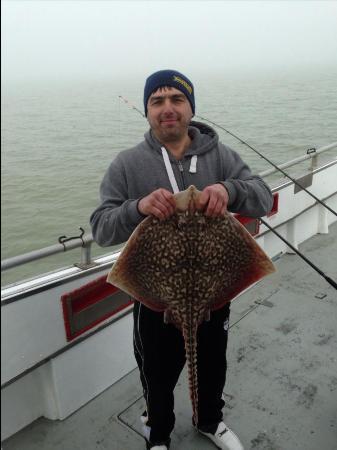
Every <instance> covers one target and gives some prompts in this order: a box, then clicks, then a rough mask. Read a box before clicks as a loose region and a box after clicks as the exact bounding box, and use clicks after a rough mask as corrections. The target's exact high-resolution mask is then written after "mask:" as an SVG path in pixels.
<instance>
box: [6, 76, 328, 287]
mask: <svg viewBox="0 0 337 450" xmlns="http://www.w3.org/2000/svg"><path fill="white" fill-rule="evenodd" d="M193 82H194V84H195V91H196V94H195V96H196V113H197V114H200V115H201V116H204V117H206V118H208V119H210V120H212V121H214V122H216V123H218V124H219V125H222V126H224V127H225V128H227V129H228V130H230V131H231V132H233V133H235V134H236V135H238V136H239V137H241V138H242V139H243V140H245V141H247V142H248V143H249V144H250V145H252V146H253V147H255V148H256V149H258V150H259V151H260V152H262V153H263V154H265V155H266V156H267V157H268V158H269V159H271V160H272V161H274V162H275V163H282V162H285V161H287V160H290V159H293V158H295V157H297V156H300V155H304V154H305V153H306V151H307V149H308V148H312V147H316V148H319V147H320V146H323V145H327V144H329V143H331V142H333V141H336V140H337V126H336V124H337V71H336V70H332V69H328V68H327V69H323V68H320V69H318V68H313V70H312V71H301V70H297V71H295V70H292V71H278V72H272V71H270V72H268V73H254V74H245V73H238V74H232V75H229V74H226V75H222V74H219V73H218V74H212V75H209V76H207V77H206V76H205V75H200V77H199V78H198V76H195V77H194V79H193ZM142 94H143V80H139V79H134V80H132V78H130V79H129V80H121V81H118V80H117V81H116V80H114V81H112V80H108V81H107V80H97V81H90V82H89V81H79V80H72V81H71V80H69V81H68V82H66V81H62V82H61V81H43V82H35V83H33V82H30V83H28V82H27V83H17V84H14V83H13V84H12V83H7V84H6V85H3V86H2V138H1V139H2V141H1V143H2V206H1V211H2V231H1V237H2V243H1V258H2V259H4V258H9V257H12V256H16V255H19V254H23V253H26V252H29V251H32V250H36V249H39V248H42V247H46V246H50V245H53V244H56V243H57V242H58V237H59V236H64V235H65V236H68V237H69V236H74V235H79V234H80V231H79V227H82V228H84V230H85V231H86V232H90V227H89V223H88V219H89V216H90V214H91V212H92V211H93V210H94V208H95V207H96V206H97V205H98V204H99V193H98V191H99V184H100V182H101V179H102V177H103V175H104V172H105V171H106V169H107V167H108V166H109V164H110V162H111V160H113V158H114V157H115V156H116V154H117V153H118V152H119V151H121V150H123V149H126V148H129V147H132V146H134V145H136V144H137V143H138V142H140V141H141V140H142V139H143V135H144V132H145V131H146V130H147V129H148V124H147V121H146V120H145V119H144V118H143V117H142V116H141V114H139V113H138V112H137V111H136V110H135V109H133V108H132V105H133V106H135V107H137V108H139V109H140V110H142V109H143V105H142ZM119 95H123V97H125V98H126V99H128V100H129V102H130V103H129V105H127V104H125V103H124V101H122V100H121V99H120V98H119ZM130 104H131V106H130ZM216 131H217V132H218V134H219V136H220V140H221V141H222V142H224V143H226V144H228V145H230V146H231V147H232V148H233V149H235V150H236V151H238V152H239V153H240V155H241V156H242V158H243V159H244V160H245V161H246V162H247V163H248V164H249V165H250V167H251V169H252V170H253V171H254V172H261V171H263V170H265V169H268V168H270V166H269V165H268V163H267V162H265V161H264V160H263V159H262V158H260V157H259V156H257V155H256V154H254V152H253V151H252V150H250V149H249V148H247V147H246V146H244V145H242V144H241V143H239V142H238V141H237V140H235V139H234V138H233V137H231V136H230V135H228V134H227V133H226V132H224V131H222V130H220V129H216ZM108 251H109V249H105V250H103V251H102V250H99V249H98V247H97V248H96V249H94V254H102V253H104V252H105V253H106V252H108ZM79 259H80V256H79V251H77V250H76V251H74V252H69V253H67V254H61V255H58V256H56V257H51V258H47V259H45V260H41V261H36V262H34V263H31V264H28V265H25V266H21V267H18V268H17V269H11V270H9V271H7V272H5V273H4V276H3V280H2V284H8V283H11V282H13V281H16V280H19V279H23V278H28V277H30V276H32V275H34V274H37V273H40V272H47V271H50V270H53V269H55V268H56V267H59V266H66V265H69V264H71V263H74V262H78V261H79Z"/></svg>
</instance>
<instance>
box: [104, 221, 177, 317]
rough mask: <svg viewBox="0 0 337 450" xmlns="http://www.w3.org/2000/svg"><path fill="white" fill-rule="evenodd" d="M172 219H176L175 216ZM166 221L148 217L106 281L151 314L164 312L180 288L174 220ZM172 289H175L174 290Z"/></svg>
mask: <svg viewBox="0 0 337 450" xmlns="http://www.w3.org/2000/svg"><path fill="white" fill-rule="evenodd" d="M174 217H175V216H174ZM174 217H172V218H170V219H169V220H166V221H159V220H158V219H156V218H154V217H152V216H149V217H147V218H146V219H144V220H143V222H141V223H140V224H139V225H138V226H137V228H136V229H135V230H134V232H133V233H132V235H131V236H130V238H129V240H128V242H127V244H126V246H125V247H124V249H123V251H122V253H121V254H120V256H119V258H118V260H117V262H116V263H115V264H114V265H113V267H112V270H111V271H110V273H109V275H108V278H107V281H108V282H109V283H111V284H114V285H115V286H117V287H119V288H120V289H122V290H123V291H125V292H127V293H128V294H130V295H131V296H132V297H134V298H135V299H137V300H139V301H140V302H142V303H144V304H145V305H147V306H148V307H149V308H151V309H153V310H154V311H165V310H166V309H168V307H169V305H170V301H171V300H172V299H174V293H175V291H176V290H177V289H179V288H181V285H180V284H179V283H178V285H177V286H175V285H176V282H177V281H178V280H179V279H181V274H179V271H178V270H177V266H176V261H177V259H179V244H178V242H177V240H176V228H175V227H176V225H175V218H174ZM173 286H175V288H174V287H173Z"/></svg>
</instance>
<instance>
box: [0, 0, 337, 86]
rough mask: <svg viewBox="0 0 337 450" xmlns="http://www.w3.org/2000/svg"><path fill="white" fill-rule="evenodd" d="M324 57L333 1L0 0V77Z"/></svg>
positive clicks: (334, 41) (335, 37)
mask: <svg viewBox="0 0 337 450" xmlns="http://www.w3.org/2000/svg"><path fill="white" fill-rule="evenodd" d="M328 65H330V66H337V2H335V1H264V2H261V1H236V2H232V1H206V0H205V1H170V2H166V1H156V2H155V1H123V2H119V1H94V0H92V1H90V0H89V1H80V0H78V1H61V0H60V1H30V0H3V2H2V76H3V80H4V81H6V80H25V79H50V78H61V79H67V78H74V77H79V78H109V79H111V78H121V77H126V76H128V75H131V74H132V75H138V74H139V75H142V76H143V75H147V74H148V73H151V72H152V71H154V70H157V69H162V68H175V69H178V70H181V71H185V72H186V73H187V72H188V73H191V72H196V71H200V72H205V73H213V72H224V71H227V70H229V71H238V69H241V70H242V69H243V70H245V71H247V70H250V69H256V68H260V69H263V70H266V69H277V68H280V67H284V66H285V67H289V66H297V67H298V66H299V67H308V66H313V67H317V66H321V67H324V66H328Z"/></svg>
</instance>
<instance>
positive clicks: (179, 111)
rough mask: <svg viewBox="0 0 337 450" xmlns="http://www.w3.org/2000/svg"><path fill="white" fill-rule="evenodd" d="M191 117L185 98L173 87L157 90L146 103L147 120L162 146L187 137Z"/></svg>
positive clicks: (189, 106)
mask: <svg viewBox="0 0 337 450" xmlns="http://www.w3.org/2000/svg"><path fill="white" fill-rule="evenodd" d="M192 117H193V114H192V108H191V105H190V102H189V101H188V100H187V97H186V96H185V95H184V94H183V93H182V92H181V91H179V90H178V89H175V88H173V87H164V88H159V89H158V90H157V91H155V92H153V93H152V94H151V95H150V97H149V100H148V102H147V120H148V121H149V124H150V126H151V129H152V131H153V132H154V134H155V136H156V138H157V139H158V140H159V141H160V142H162V143H163V144H165V143H169V142H179V141H180V140H182V139H183V138H184V137H185V136H186V135H187V130H188V125H189V123H190V121H191V119H192Z"/></svg>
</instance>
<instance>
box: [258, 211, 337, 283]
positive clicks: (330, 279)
mask: <svg viewBox="0 0 337 450" xmlns="http://www.w3.org/2000/svg"><path fill="white" fill-rule="evenodd" d="M259 220H260V221H261V223H263V225H265V226H266V227H267V228H269V230H270V231H272V232H273V233H274V234H276V236H277V237H278V238H280V239H281V241H283V242H285V243H286V244H287V245H288V247H290V248H291V249H292V250H293V251H294V252H295V253H296V254H297V255H298V256H300V257H301V258H302V259H303V260H304V261H305V262H306V263H307V264H309V266H311V267H312V268H313V269H314V270H316V272H317V273H319V275H321V276H322V277H323V278H325V279H326V281H327V282H328V283H329V284H331V286H333V287H334V288H335V289H336V290H337V283H336V282H335V281H334V280H333V279H332V278H330V277H328V276H327V275H325V273H324V272H322V270H321V269H319V268H318V267H317V266H316V265H315V264H314V263H312V262H311V261H310V260H309V259H308V258H307V257H306V256H304V255H303V254H302V253H301V252H300V251H299V250H297V248H296V247H294V246H293V245H292V244H290V242H288V241H287V240H286V239H285V238H284V237H283V236H281V235H280V234H279V233H278V232H277V231H276V230H275V228H273V227H271V226H270V225H269V223H267V222H266V221H265V220H263V219H261V218H260V219H259Z"/></svg>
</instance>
